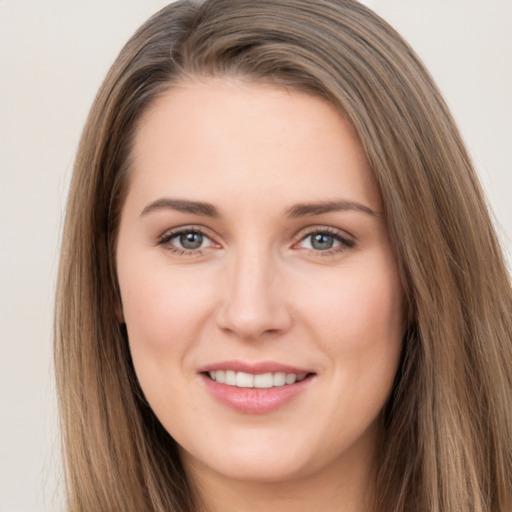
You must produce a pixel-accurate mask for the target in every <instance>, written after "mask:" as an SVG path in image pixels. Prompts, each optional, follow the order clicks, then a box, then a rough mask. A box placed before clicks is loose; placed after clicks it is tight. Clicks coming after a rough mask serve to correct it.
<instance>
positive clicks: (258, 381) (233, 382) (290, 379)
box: [205, 370, 312, 389]
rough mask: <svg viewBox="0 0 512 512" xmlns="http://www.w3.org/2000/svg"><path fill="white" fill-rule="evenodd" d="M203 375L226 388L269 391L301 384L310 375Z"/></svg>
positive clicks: (219, 372)
mask: <svg viewBox="0 0 512 512" xmlns="http://www.w3.org/2000/svg"><path fill="white" fill-rule="evenodd" d="M205 375H206V376H207V377H209V378H210V379H211V380H214V381H215V382H218V383H219V384H225V385H226V386H234V387H237V388H257V389H270V388H278V387H282V386H290V385H292V384H295V383H296V382H302V381H303V380H304V379H306V378H307V377H308V376H310V375H312V374H310V373H285V372H267V373H257V374H253V373H248V372H242V371H234V370H213V371H210V372H205Z"/></svg>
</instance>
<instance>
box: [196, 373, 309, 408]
mask: <svg viewBox="0 0 512 512" xmlns="http://www.w3.org/2000/svg"><path fill="white" fill-rule="evenodd" d="M202 378H203V380H204V382H205V385H206V387H207V389H208V391H209V392H210V393H211V394H212V395H213V397H214V398H215V399H216V400H217V401H219V402H220V403H222V404H224V405H227V406H228V407H230V408H231V409H234V410H235V411H237V412H241V413H245V414H267V413H270V412H273V411H275V410H277V409H279V408H281V407H284V406H285V405H287V404H288V403H290V402H291V401H292V400H294V399H295V398H297V397H298V396H299V395H300V394H301V393H303V392H304V391H305V390H306V389H307V387H308V386H309V384H310V383H311V381H312V380H313V378H312V376H308V377H306V378H305V379H304V380H302V381H300V382H296V383H295V384H286V385H284V386H278V387H273V388H264V389H261V388H239V387H237V386H228V385H226V384H220V383H218V382H216V381H214V380H212V379H210V378H209V377H207V376H206V375H202Z"/></svg>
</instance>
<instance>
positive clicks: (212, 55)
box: [55, 0, 512, 512]
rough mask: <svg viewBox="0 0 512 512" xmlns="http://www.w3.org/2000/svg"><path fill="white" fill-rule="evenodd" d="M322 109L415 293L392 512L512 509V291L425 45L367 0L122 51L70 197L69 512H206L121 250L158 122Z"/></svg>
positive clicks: (62, 314)
mask: <svg viewBox="0 0 512 512" xmlns="http://www.w3.org/2000/svg"><path fill="white" fill-rule="evenodd" d="M211 78H236V79H239V80H247V81H251V82H257V83H268V84H273V85H276V86H282V87H287V88H291V89H296V90H300V91H306V92H308V93H311V94H314V95H317V96H320V97H322V98H324V99H325V100H327V101H329V102H331V103H333V104H334V105H335V106H336V107H337V108H338V109H339V111H340V113H341V114H342V115H343V116H344V118H345V119H347V120H348V121H349V123H350V124H351V125H352V127H353V129H354V130H355V132H356V133H357V135H358V137H359V140H360V141H361V144H362V146H363V148H364V150H365V153H366V156H367V158H368V161H369V162H370V165H371V167H372V169H373V172H374V175H375V178H376V181H377V183H378V187H379V190H380V193H381V195H382V199H383V205H384V213H385V219H386V222H387V226H388V229H389V233H390V237H391V240H392V244H393V249H394V252H395V255H396V258H397V262H398V266H399V270H400V275H401V279H402V286H403V289H404V293H405V296H406V299H407V318H408V325H409V327H408V330H407V335H406V337H405V339H404V346H403V354H402V362H401V366H400V370H399V372H398V374H397V378H396V382H395V386H394V388H393V391H392V394H391V396H390V399H389V402H388V404H387V406H386V409H385V411H383V424H384V431H383V435H382V439H381V442H380V446H379V450H380V451H379V474H378V486H377V487H376V493H375V501H376V503H378V504H379V510H382V511H389V512H391V511H396V512H406V511H410V510H415V511H418V512H423V511H425V512H426V511H429V512H454V511H472V512H484V511H485V512H488V511H493V512H494V511H496V512H505V511H508V510H510V509H512V481H511V476H510V475H512V450H511V446H512V404H511V398H510V397H511V391H512V343H511V341H512V340H511V336H512V334H511V333H512V318H511V316H512V313H511V311H512V308H511V306H512V298H511V286H510V280H509V276H508V273H507V270H506V268H505V265H504V262H503V257H502V255H501V252H500V248H499V245H498V242H497V239H496V235H495V232H494V229H493V227H492V222H491V220H490V218H489V214H488V208H487V205H486V203H485V199H484V196H483V193H482V191H481V188H480V186H479V184H478V180H477V177H476V174H475V172H474V170H473V168H472V165H471V162H470V159H469V157H468V155H467V152H466V150H465V148H464V145H463V143H462V140H461V137H460V135H459V133H458V131H457V129H456V126H455V123H454V121H453V119H452V118H451V116H450V114H449V111H448V108H447V107H446V105H445V103H444V101H443V99H442V97H441V95H440V93H439V91H438V90H437V88H436V86H435V84H434V83H433V81H432V79H431V78H430V76H429V74H428V73H427V71H426V70H425V68H424V67H423V65H422V64H421V62H420V61H419V60H418V58H417V57H416V55H415V54H414V52H413V51H412V50H411V48H410V47H409V46H408V45H407V44H406V43H405V42H404V41H403V39H402V38H401V37H400V36H399V35H398V34H397V33H396V32H395V31H394V30H393V29H392V28H391V27H390V26H389V25H388V24H387V23H386V22H384V21H383V20H382V19H380V18H379V17H378V16H377V15H375V14H374V13H372V12H371V11H370V10H369V9H367V8H365V7H364V6H362V5H360V4H359V3H357V2H355V1H353V0H318V1H316V2H310V1H307V0H279V1H278V0H259V1H257V2H254V1H252V0H238V1H236V2H234V1H232V0H208V1H205V2H199V3H198V2H192V1H178V2H176V3H173V4H171V5H169V6H167V7H165V8H164V9H162V10H161V11H160V12H158V13H157V14H155V15H154V16H153V17H152V18H150V19H149V20H148V21H147V22H146V23H145V24H144V25H143V26H142V27H141V28H140V29H139V30H138V31H137V32H136V34H135V35H134V36H133V37H132V38H131V39H130V41H129V42H128V43H127V44H126V46H125V47H124V48H123V50H122V51H121V53H120V54H119V56H118V58H117V59H116V61H115V63H114V64H113V66H112V68H111V69H110V71H109V73H108V75H107V77H106V78H105V81H104V83H103V84H102V86H101V88H100V90H99V92H98V95H97V97H96V99H95V102H94V104H93V106H92V109H91V112H90V114H89V118H88V120H87V123H86V126H85V128H84V132H83V135H82V139H81V143H80V146H79V150H78V154H77V157H76V161H75V169H74V173H73V179H72V182H71V188H70V193H69V199H68V206H67V212H66V221H65V226H64V234H63V240H62V253H61V263H60V269H59V276H58V293H57V302H56V317H55V332H56V334H55V364H56V373H57V385H58V392H59V403H60V411H61V427H62V434H63V441H64V442H63V445H64V453H65V467H66V478H67V488H68V500H69V510H70V511H71V512H79V511H84V512H85V511H87V512H100V511H105V510H123V511H125V512H130V511H133V512H135V511H140V510H154V511H162V512H163V511H167V512H169V511H192V510H194V507H195V506H197V499H196V497H194V494H193V489H191V487H190V485H189V484H188V483H187V479H186V476H185V473H184V471H183V468H182V466H181V463H180V461H179V457H178V453H177V449H176V445H175V442H174V440H173V439H172V438H171V437H170V436H169V435H168V434H167V432H166V431H165V430H164V429H163V427H162V426H161V425H160V423H159V421H158V420H157V419H156V417H155V416H154V414H153V412H152V411H151V409H150V408H149V406H148V404H147V403H146V401H145V399H144V396H143V393H142V391H141V389H140V387H139V384H138V382H137V379H136V376H135V373H134V370H133V365H132V362H131V357H130V352H129V348H128V344H127V338H126V332H125V329H124V327H123V325H120V324H119V321H118V319H117V316H116V308H119V300H120V299H119V293H118V285H117V277H116V270H115V246H116V237H117V229H118V226H119V217H120V211H121V207H122V205H123V201H124V198H125V196H126V193H127V189H128V186H129V176H130V163H131V162H130V155H131V145H132V142H133V137H134V134H135V132H136V130H137V126H138V123H139V121H140V119H141V117H142V116H143V115H144V113H145V112H146V111H147V109H148V108H149V107H150V106H151V105H152V104H153V103H154V101H155V100H156V99H157V98H158V97H159V96H161V95H162V94H163V93H164V92H166V91H168V90H169V89H171V88H172V87H173V85H175V84H177V83H179V82H182V81H186V80H190V79H201V80H203V79H206V80H208V79H211Z"/></svg>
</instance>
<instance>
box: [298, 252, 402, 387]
mask: <svg viewBox="0 0 512 512" xmlns="http://www.w3.org/2000/svg"><path fill="white" fill-rule="evenodd" d="M336 276H337V277H336V279H332V276H331V278H330V279H329V280H326V281H325V282H322V280H318V281H316V282H315V283H314V284H313V285H312V287H310V291H309V293H308V294H307V295H304V294H303V297H304V303H303V306H302V310H303V311H308V312H309V313H308V328H309V329H310V330H311V331H312V332H314V333H315V338H316V339H317V343H319V344H320V345H321V348H322V350H323V351H325V352H326V353H328V354H329V355H330V359H331V363H332V366H333V367H334V369H333V371H341V372H344V373H345V374H350V375H351V381H353V382H357V381H361V380H362V379H368V384H369V385H370V381H371V376H372V375H373V376H374V377H375V378H376V379H383V380H389V379H391V380H392V379H393V378H394V373H395V371H396V368H397V365H398V360H399V357H400V350H401V344H402V338H403V332H404V319H403V297H402V290H401V284H400V281H399V278H398V273H397V272H396V270H395V267H394V265H390V264H389V263H388V262H387V260H384V261H380V260H377V261H376V262H373V263H372V264H369V263H367V262H366V263H365V262H363V263H362V264H361V265H357V266H355V265H354V266H352V267H346V268H343V269H340V272H338V273H337V274H336Z"/></svg>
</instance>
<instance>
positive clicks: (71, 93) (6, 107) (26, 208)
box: [0, 0, 512, 512]
mask: <svg viewBox="0 0 512 512" xmlns="http://www.w3.org/2000/svg"><path fill="white" fill-rule="evenodd" d="M255 1H257V0H255ZM166 3H167V1H165V0H87V1H86V0H44V1H42V0H0V315H1V316H0V512H32V511H33V512H36V511H46V512H57V511H60V510H62V491H61V485H60V484H59V482H60V481H61V470H60V463H59V447H58V433H57V431H58V429H57V420H56V414H55V398H54V387H53V377H52V367H51V338H52V335H51V324H52V314H53V293H54V280H55V274H56V267H57V261H58V246H59V236H60V229H61V224H62V219H63V210H64V205H65V200H66V191H67V187H68V183H69V179H70V175H71V169H72V164H73V158H74V153H75V151H76V147H77V143H78V140H79V136H80V132H81V129H82V126H83V123H84V121H85V118H86V115H87V112H88V109H89V107H90V105H91V102H92V100H93V97H94V94H95V93H96V90H97V89H98V87H99V85H100V83H101V80H102V78H103V76H104V75H105V73H106V71H107V69H108V67H109V66H110V64H111V63H112V62H113V60H114V58H115V56H116V55H117V53H118V51H119V50H120V48H121V46H122V45H123V43H124V42H125V41H126V40H127V39H128V37H129V36H130V35H131V34H132V33H133V31H134V30H135V29H136V28H137V27H138V26H139V25H140V24H141V23H142V22H143V21H144V20H145V19H146V18H147V17H148V16H149V15H150V14H152V13H153V12H155V11H156V10H157V9H159V8H160V7H162V6H163V5H165V4H166ZM366 3H367V4H368V5H370V6H371V7H373V8H374V9H375V10H376V11H377V12H378V13H379V14H381V15H382V16H383V17H384V18H385V19H386V20H387V21H389V22H390V23H391V24H392V25H393V26H395V28H397V29H398V30H399V31H400V32H401V33H402V34H403V35H404V36H405V37H406V39H408V40H409V42H410V43H411V44H412V46H413V47H414V48H415V49H416V51H417V52H418V53H419V55H420V56H421V57H422V58H423V60H424V61H425V63H426V64H427V66H428V67H429V69H430V71H431V73H432V74H433V76H434V78H435V79H436V81H437V82H438V85H439V86H440V88H441V90H442V91H443V93H444V94H445V97H446V99H447V101H448V103H449V105H450V107H451V108H452V111H453V113H454V115H455V118H456V120H457V121H458V123H459V125H460V128H461V130H462V134H463V136H464V138H465V140H466V142H467V144H468V147H469V150H470V152H471V154H472V156H473V158H474V161H475V164H476V167H477V169H478V172H479V174H480V176H481V180H482V182H483V184H484V187H485V189H486V191H487V193H488V196H489V199H490V203H491V205H492V207H493V209H494V211H495V214H496V218H497V227H498V230H499V232H500V235H501V237H502V240H503V243H504V247H505V250H506V252H507V256H508V261H509V262H510V261H511V260H512V259H511V257H510V254H511V252H512V245H511V238H512V206H511V204H512V203H511V200H510V195H511V192H512V173H511V170H512V1H511V0H485V1H484V0H368V1H367V2H366Z"/></svg>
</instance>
